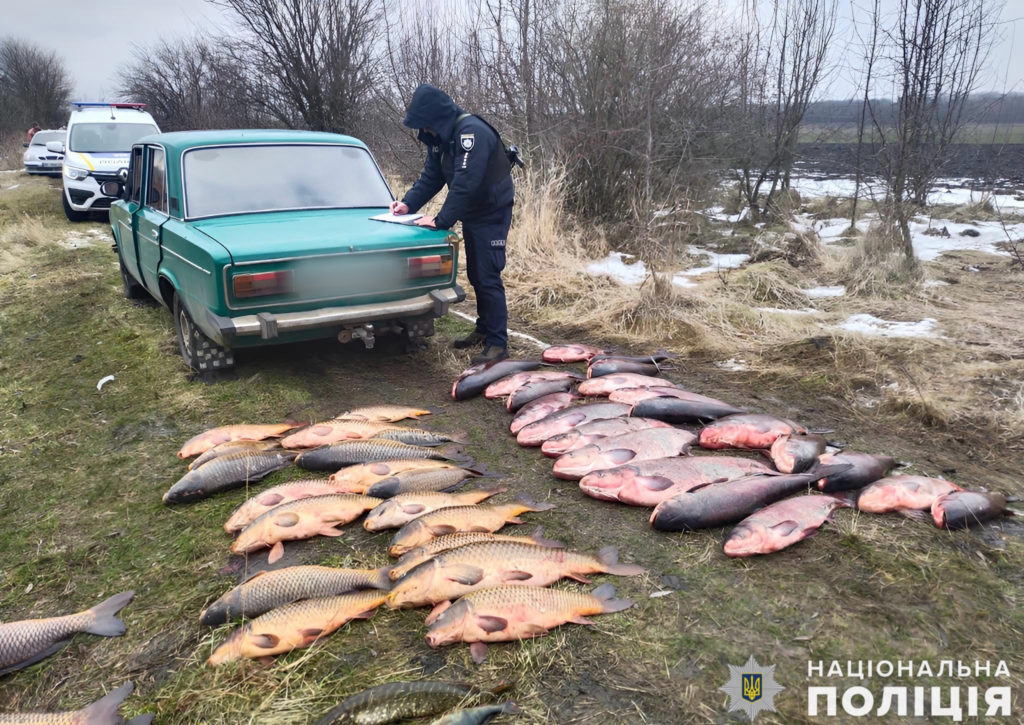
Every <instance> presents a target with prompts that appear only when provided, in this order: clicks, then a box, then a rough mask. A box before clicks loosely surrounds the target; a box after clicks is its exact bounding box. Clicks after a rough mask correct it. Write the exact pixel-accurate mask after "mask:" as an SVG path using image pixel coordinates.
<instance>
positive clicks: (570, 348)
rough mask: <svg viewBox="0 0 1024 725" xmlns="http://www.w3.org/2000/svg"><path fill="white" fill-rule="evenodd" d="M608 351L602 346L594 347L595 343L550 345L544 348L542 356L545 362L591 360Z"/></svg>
mask: <svg viewBox="0 0 1024 725" xmlns="http://www.w3.org/2000/svg"><path fill="white" fill-rule="evenodd" d="M606 352H608V350H602V349H601V348H599V347H594V346H593V345H580V344H568V345H550V346H548V347H546V348H544V351H543V352H542V353H541V354H540V357H541V359H542V360H543V361H544V362H549V363H574V362H583V361H585V360H590V359H592V358H594V357H595V356H597V355H603V354H604V353H606Z"/></svg>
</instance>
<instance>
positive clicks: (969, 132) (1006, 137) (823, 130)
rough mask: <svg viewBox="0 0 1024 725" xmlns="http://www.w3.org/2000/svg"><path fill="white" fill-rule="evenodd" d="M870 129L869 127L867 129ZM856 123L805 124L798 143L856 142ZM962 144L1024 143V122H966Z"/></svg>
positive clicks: (959, 141) (962, 134)
mask: <svg viewBox="0 0 1024 725" xmlns="http://www.w3.org/2000/svg"><path fill="white" fill-rule="evenodd" d="M869 131H870V129H869ZM856 142H857V126H856V125H849V124H844V125H831V124H805V125H804V126H802V127H801V128H800V143H856ZM957 143H963V144H996V145H1003V144H1024V123H1009V124H995V123H976V124H968V125H966V126H965V127H964V129H963V131H962V132H961V133H960V135H959V137H958V138H957Z"/></svg>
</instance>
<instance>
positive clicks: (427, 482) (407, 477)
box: [366, 468, 491, 498]
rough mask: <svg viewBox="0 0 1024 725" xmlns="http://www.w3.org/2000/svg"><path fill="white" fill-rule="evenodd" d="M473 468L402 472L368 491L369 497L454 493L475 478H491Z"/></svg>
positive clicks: (383, 480)
mask: <svg viewBox="0 0 1024 725" xmlns="http://www.w3.org/2000/svg"><path fill="white" fill-rule="evenodd" d="M489 475H491V474H488V473H484V472H483V471H478V470H475V469H472V468H433V469H430V468H428V469H423V470H414V471H402V472H401V473H396V474H395V475H394V476H390V477H388V478H382V479H381V480H379V481H377V483H375V484H373V485H372V486H370V487H369V488H367V489H366V495H367V496H377V497H378V498H391V497H392V496H397V495H398V494H401V493H416V492H426V491H439V492H440V491H453V490H455V489H456V488H458V487H459V486H461V485H462V484H463V483H465V482H466V481H467V480H468V479H470V478H473V477H475V476H489Z"/></svg>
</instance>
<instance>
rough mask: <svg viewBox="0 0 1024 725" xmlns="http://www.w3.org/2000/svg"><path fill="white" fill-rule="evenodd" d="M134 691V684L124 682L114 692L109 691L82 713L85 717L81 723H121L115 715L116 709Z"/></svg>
mask: <svg viewBox="0 0 1024 725" xmlns="http://www.w3.org/2000/svg"><path fill="white" fill-rule="evenodd" d="M134 689H135V685H134V683H132V682H126V683H124V684H123V685H121V686H120V687H118V688H117V689H116V690H111V691H110V692H108V693H107V694H106V695H104V696H103V697H101V698H100V699H99V700H97V701H96V702H94V703H93V704H91V705H89V707H87V708H85V710H83V711H82V715H84V716H85V717H84V718H83V719H82V721H83V722H87V723H94V722H95V723H100V722H123V721H122V720H121V719H120V718H119V717H118V715H117V708H119V707H120V706H121V703H122V702H124V701H125V699H126V698H127V697H128V695H130V694H132V690H134Z"/></svg>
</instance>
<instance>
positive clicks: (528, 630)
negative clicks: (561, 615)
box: [520, 622, 550, 639]
mask: <svg viewBox="0 0 1024 725" xmlns="http://www.w3.org/2000/svg"><path fill="white" fill-rule="evenodd" d="M520 631H521V632H522V633H523V636H522V639H529V638H530V637H543V636H544V635H546V634H547V633H548V632H549V631H550V630H549V629H548V628H547V627H545V626H544V625H543V624H537V623H535V622H528V623H525V624H523V626H522V627H521V628H520Z"/></svg>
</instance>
